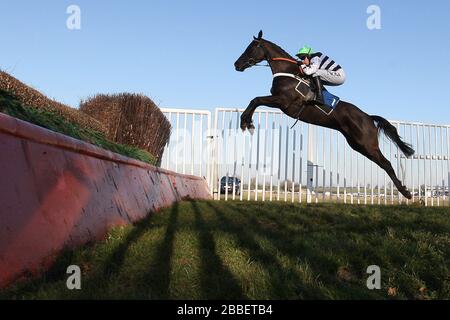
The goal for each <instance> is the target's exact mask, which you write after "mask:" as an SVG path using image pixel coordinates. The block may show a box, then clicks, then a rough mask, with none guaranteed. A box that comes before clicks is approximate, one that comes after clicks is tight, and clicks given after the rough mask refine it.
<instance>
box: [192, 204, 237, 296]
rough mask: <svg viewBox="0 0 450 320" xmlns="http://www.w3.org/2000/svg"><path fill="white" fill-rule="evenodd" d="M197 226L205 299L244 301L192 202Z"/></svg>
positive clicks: (234, 279) (208, 227) (235, 281)
mask: <svg viewBox="0 0 450 320" xmlns="http://www.w3.org/2000/svg"><path fill="white" fill-rule="evenodd" d="M191 204H192V208H193V209H194V214H195V226H196V229H197V230H198V232H199V240H200V241H199V253H200V260H201V266H200V274H201V284H200V285H201V289H202V294H203V297H202V298H204V299H244V298H245V296H244V294H243V292H242V288H241V286H240V285H239V283H238V281H237V280H236V278H235V277H234V275H233V274H232V273H231V272H230V270H228V268H227V267H226V266H225V265H224V264H223V263H222V260H221V259H220V257H219V256H218V255H217V252H216V244H215V241H214V237H213V235H212V233H211V231H210V229H211V226H210V225H208V224H207V223H206V222H205V220H204V219H203V217H202V213H201V210H200V208H199V207H198V204H197V203H196V202H195V201H191Z"/></svg>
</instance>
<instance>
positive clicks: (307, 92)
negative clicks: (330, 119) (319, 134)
mask: <svg viewBox="0 0 450 320" xmlns="http://www.w3.org/2000/svg"><path fill="white" fill-rule="evenodd" d="M295 90H296V91H297V92H298V93H299V94H300V95H301V96H303V98H305V99H306V100H307V101H314V100H315V99H316V92H317V91H316V88H315V84H314V81H312V80H310V79H303V78H301V79H299V83H298V84H297V86H296V87H295ZM322 95H323V102H324V104H320V103H315V106H316V107H317V108H319V109H320V110H321V111H323V112H324V113H326V114H327V115H330V114H331V112H333V110H334V109H335V108H336V106H337V105H338V103H339V101H340V98H339V97H338V96H336V95H334V94H332V93H330V92H329V91H328V90H327V89H325V88H322Z"/></svg>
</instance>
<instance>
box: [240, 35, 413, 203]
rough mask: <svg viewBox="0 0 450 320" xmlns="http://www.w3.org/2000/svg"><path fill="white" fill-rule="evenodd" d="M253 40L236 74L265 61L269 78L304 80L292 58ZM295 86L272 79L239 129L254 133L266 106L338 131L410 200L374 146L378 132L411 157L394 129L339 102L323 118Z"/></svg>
mask: <svg viewBox="0 0 450 320" xmlns="http://www.w3.org/2000/svg"><path fill="white" fill-rule="evenodd" d="M253 38H254V40H253V41H252V42H251V43H250V45H249V46H248V47H247V49H246V50H245V51H244V53H243V54H242V55H241V56H240V57H239V59H238V60H237V61H236V62H235V64H234V66H235V68H236V70H237V71H241V72H242V71H244V70H245V69H247V68H250V67H252V66H254V65H256V64H257V63H259V62H261V61H267V62H268V64H269V66H270V68H271V69H272V73H273V74H277V73H285V74H290V75H295V76H297V77H300V78H303V79H307V76H305V75H303V74H302V73H301V69H300V68H299V66H298V65H297V64H296V61H295V60H294V59H293V57H292V56H290V55H289V54H288V53H287V52H286V51H284V50H283V49H281V48H280V47H279V46H277V45H276V44H274V43H272V42H270V41H267V40H265V39H263V38H262V31H260V32H259V34H258V37H253ZM298 83H299V81H298V80H296V79H295V78H293V77H290V76H280V77H276V78H274V79H273V82H272V89H271V91H270V92H271V95H268V96H264V97H256V98H254V99H253V100H252V101H251V102H250V104H249V106H248V107H247V109H245V111H244V112H243V113H242V115H241V129H242V130H245V129H249V130H252V129H254V128H255V127H254V126H253V121H252V117H253V113H254V112H255V110H256V108H258V107H259V106H267V107H272V108H278V109H280V110H281V111H282V112H283V113H285V114H287V115H288V116H290V117H292V118H294V119H298V120H301V121H303V122H307V123H311V124H314V125H318V126H322V127H327V128H331V129H335V130H338V131H339V132H341V133H342V134H343V135H344V137H345V138H346V140H347V142H348V144H349V145H350V146H351V147H352V148H353V149H354V150H355V151H357V152H359V153H361V154H362V155H364V156H365V157H367V158H368V159H370V160H371V161H373V162H375V163H376V164H377V165H379V166H380V167H381V168H382V169H384V170H385V171H386V173H387V174H388V175H389V177H390V178H391V179H392V181H393V182H394V184H395V186H396V187H397V189H398V191H399V192H400V193H401V194H402V195H403V196H405V197H406V198H407V199H411V193H410V192H409V191H408V189H407V188H406V187H405V186H404V185H403V184H402V182H401V181H400V180H399V179H398V178H397V176H396V174H395V172H394V169H393V168H392V165H391V163H390V162H389V160H388V159H386V158H385V157H384V155H383V154H382V152H381V150H380V148H379V145H378V132H379V130H382V131H383V132H384V133H385V134H386V136H387V137H388V138H390V139H391V140H392V141H393V142H394V143H395V144H396V145H397V146H398V147H399V148H400V150H401V151H402V152H403V153H404V154H405V155H406V156H407V157H410V156H412V155H413V154H414V150H413V149H412V148H411V145H409V144H408V143H405V142H404V141H402V139H401V137H400V136H399V134H398V132H397V129H396V128H395V127H394V126H393V125H392V124H391V123H389V121H387V120H386V119H384V118H382V117H379V116H371V115H368V114H367V113H365V112H363V111H362V110H360V109H359V108H358V107H356V106H355V105H353V104H351V103H348V102H345V101H340V102H339V103H338V105H337V106H336V107H335V109H334V111H333V112H332V113H331V114H329V115H327V114H325V113H324V112H323V111H321V110H320V109H319V108H316V107H315V106H314V104H311V103H310V102H306V101H305V99H304V98H303V97H302V96H301V95H300V94H299V93H298V92H297V91H296V90H295V87H296V86H297V84H298ZM375 123H376V124H377V125H375Z"/></svg>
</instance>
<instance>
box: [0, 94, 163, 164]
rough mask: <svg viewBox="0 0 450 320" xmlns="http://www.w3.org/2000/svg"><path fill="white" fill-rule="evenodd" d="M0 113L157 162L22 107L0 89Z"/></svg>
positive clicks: (51, 115) (89, 131) (55, 117)
mask: <svg viewBox="0 0 450 320" xmlns="http://www.w3.org/2000/svg"><path fill="white" fill-rule="evenodd" d="M0 112H3V113H6V114H8V115H10V116H12V117H15V118H18V119H20V120H23V121H27V122H30V123H33V124H35V125H38V126H40V127H44V128H46V129H49V130H52V131H55V132H59V133H62V134H65V135H67V136H70V137H72V138H75V139H79V140H82V141H85V142H88V143H91V144H93V145H96V146H98V147H101V148H103V149H106V150H110V151H113V152H116V153H119V154H121V155H124V156H127V157H130V158H134V159H137V160H140V161H143V162H146V163H150V164H156V162H157V161H156V159H155V157H154V156H153V155H151V154H150V153H149V152H147V151H145V150H141V149H138V148H135V147H132V146H127V145H122V144H117V143H114V142H111V141H109V140H108V139H106V138H105V137H104V136H103V135H102V134H101V133H99V132H97V131H94V130H92V129H87V128H82V127H80V126H79V125H78V124H76V123H74V122H71V121H68V120H66V119H64V117H62V116H61V115H59V114H58V113H56V112H54V111H49V110H46V109H41V108H33V107H29V106H23V105H22V104H21V103H20V102H19V101H18V100H17V98H16V97H15V96H14V95H11V94H10V93H8V92H6V91H4V90H1V89H0Z"/></svg>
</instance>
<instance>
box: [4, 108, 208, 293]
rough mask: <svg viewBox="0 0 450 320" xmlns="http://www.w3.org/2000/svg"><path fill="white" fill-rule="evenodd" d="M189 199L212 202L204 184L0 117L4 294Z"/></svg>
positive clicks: (197, 180) (190, 177)
mask: <svg viewBox="0 0 450 320" xmlns="http://www.w3.org/2000/svg"><path fill="white" fill-rule="evenodd" d="M185 198H192V199H209V198H210V194H209V190H208V187H207V184H206V182H205V180H204V179H202V178H199V177H194V176H187V175H181V174H177V173H174V172H170V171H166V170H163V169H160V168H156V167H154V166H151V165H147V164H145V163H143V162H140V161H136V160H133V159H130V158H127V157H124V156H121V155H118V154H115V153H112V152H109V151H106V150H103V149H100V148H97V147H95V146H93V145H90V144H87V143H84V142H82V141H79V140H76V139H72V138H70V137H67V136H64V135H62V134H58V133H55V132H53V131H49V130H46V129H43V128H41V127H38V126H35V125H32V124H30V123H27V122H23V121H20V120H17V119H15V118H12V117H9V116H7V115H4V114H2V113H0V287H3V286H5V285H7V284H9V283H11V282H12V281H14V280H15V279H17V278H18V277H20V276H21V274H23V272H24V271H25V270H26V271H30V272H32V273H33V272H34V273H35V272H38V271H41V270H43V269H45V268H47V267H48V266H49V265H50V264H51V262H52V261H53V259H54V258H55V255H56V254H57V253H58V252H59V251H60V250H61V249H62V248H63V247H65V246H68V247H75V246H78V245H81V244H83V243H86V242H88V241H90V240H94V239H101V238H102V237H103V236H104V235H105V233H106V232H107V231H108V230H110V229H111V228H112V227H114V226H117V225H124V224H130V223H133V222H136V221H138V220H140V219H142V218H144V217H146V216H147V215H148V214H149V213H150V212H154V211H157V210H158V209H160V208H163V207H167V206H170V205H171V204H172V203H174V202H176V201H179V200H181V199H185Z"/></svg>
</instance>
